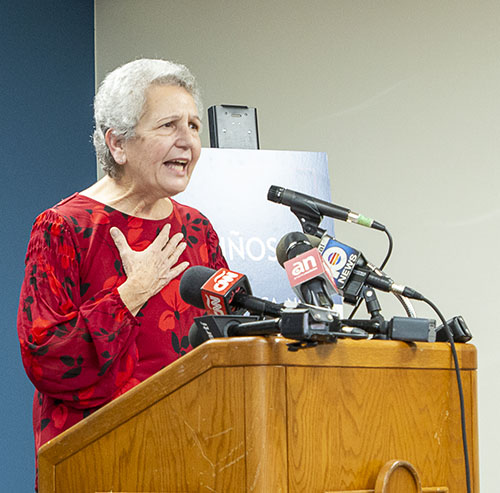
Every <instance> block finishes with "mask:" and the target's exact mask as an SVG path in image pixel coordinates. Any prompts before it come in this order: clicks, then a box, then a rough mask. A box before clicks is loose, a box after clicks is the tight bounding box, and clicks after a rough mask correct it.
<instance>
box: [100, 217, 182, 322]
mask: <svg viewBox="0 0 500 493" xmlns="http://www.w3.org/2000/svg"><path fill="white" fill-rule="evenodd" d="M109 233H110V235H111V238H113V241H114V242H115V245H116V248H118V252H119V254H120V257H121V260H122V264H123V269H124V271H125V274H126V275H127V280H126V281H125V282H124V283H123V284H122V285H121V286H120V287H119V288H118V292H119V293H120V296H121V298H122V300H123V302H124V303H125V305H126V306H127V308H128V309H129V310H130V312H131V313H132V314H133V315H136V314H137V313H138V312H139V310H140V309H141V307H142V306H143V305H144V303H146V301H148V300H149V298H151V297H152V296H154V295H155V294H156V293H158V292H159V291H161V289H162V288H164V287H165V286H166V285H167V284H168V283H169V282H170V281H171V280H172V279H174V278H175V277H177V276H178V275H179V274H180V273H181V272H183V271H184V270H185V269H186V268H187V267H188V265H189V262H182V263H180V264H178V265H176V263H177V261H178V260H179V257H180V256H181V254H182V252H183V251H184V250H185V249H186V243H184V242H182V240H183V236H182V233H177V234H175V235H174V236H172V238H169V234H170V224H166V225H165V226H164V227H163V229H162V230H161V231H160V234H159V235H158V236H157V237H156V238H155V240H154V241H153V243H151V245H149V246H148V247H147V248H146V249H145V250H143V251H142V252H137V251H135V250H132V248H130V245H129V244H128V243H127V240H126V238H125V236H124V235H123V233H122V232H121V231H120V230H119V229H118V228H116V227H113V228H111V229H110V231H109Z"/></svg>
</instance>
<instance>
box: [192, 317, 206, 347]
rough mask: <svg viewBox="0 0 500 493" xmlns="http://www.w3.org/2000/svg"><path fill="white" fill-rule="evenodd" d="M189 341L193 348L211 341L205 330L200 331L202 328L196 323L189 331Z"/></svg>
mask: <svg viewBox="0 0 500 493" xmlns="http://www.w3.org/2000/svg"><path fill="white" fill-rule="evenodd" d="M188 339H189V344H191V346H192V347H193V348H195V347H198V346H199V345H200V344H203V343H204V342H205V341H207V340H208V339H209V336H208V334H207V333H206V332H205V331H204V330H202V329H200V327H198V325H196V322H195V323H193V325H191V328H190V329H189V334H188Z"/></svg>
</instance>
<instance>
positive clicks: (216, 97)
mask: <svg viewBox="0 0 500 493" xmlns="http://www.w3.org/2000/svg"><path fill="white" fill-rule="evenodd" d="M499 19H500V3H499V2H498V1H496V0H492V1H488V0H478V1H474V2H473V1H470V0H469V1H465V0H454V1H451V0H439V1H436V0H432V1H430V0H427V1H425V0H424V1H422V0H421V1H418V2H416V1H415V0H386V1H382V0H380V1H376V0H363V1H361V0H337V1H334V0H309V1H298V0H274V1H271V2H270V1H269V0H265V1H264V0H257V1H248V0H246V1H242V0H232V1H221V0H204V1H201V0H200V1H195V0H184V1H169V0H166V1H160V0H143V1H138V0H120V1H117V0H96V73H97V79H98V81H100V80H101V79H102V77H103V75H104V74H105V73H106V72H107V71H109V70H110V69H112V68H114V67H116V66H117V65H119V64H121V63H123V62H125V61H128V60H131V59H133V58H137V57H142V56H146V57H163V58H169V59H173V60H176V61H180V62H182V63H184V64H186V65H188V66H189V67H190V68H191V70H192V71H193V72H194V73H195V74H196V75H197V77H198V79H199V81H200V83H201V86H202V88H203V89H204V101H205V106H206V107H208V106H211V105H213V104H223V103H225V104H246V105H249V106H255V107H257V108H258V114H259V127H260V138H261V147H262V148H264V149H289V150H314V151H326V152H327V153H328V157H329V162H330V172H331V180H332V193H333V195H332V196H333V197H334V201H335V202H336V203H339V204H342V205H346V206H349V207H352V209H353V210H356V211H359V212H362V213H364V214H366V215H369V216H371V217H374V218H376V219H377V220H379V221H380V222H383V223H384V224H386V225H387V227H388V228H389V230H390V231H391V232H392V234H393V236H394V239H395V252H394V254H393V257H392V259H391V261H390V263H389V265H388V268H387V271H388V272H389V273H390V274H391V275H392V277H394V278H395V279H396V280H398V281H399V282H401V283H405V284H408V285H410V286H412V287H414V288H416V289H418V290H419V291H421V292H423V293H424V294H426V295H427V296H428V297H429V298H431V299H432V300H433V301H434V302H435V303H436V304H437V305H438V306H439V307H440V308H441V309H442V311H443V312H444V313H445V315H446V316H447V317H451V316H453V315H456V314H462V315H463V316H464V317H465V319H466V320H467V322H468V323H469V326H470V327H471V330H472V331H473V333H474V342H475V344H476V346H477V347H478V350H479V365H480V370H479V405H480V408H479V417H480V463H481V470H482V476H481V481H482V490H483V491H495V490H496V488H497V484H496V481H497V480H496V477H497V471H496V469H497V466H496V455H497V450H496V449H497V444H498V443H500V431H498V427H497V419H496V418H497V414H498V412H497V409H498V405H499V400H500V397H499V384H498V381H497V375H496V373H497V369H498V367H499V359H500V358H499V356H498V350H497V348H496V341H497V332H498V331H499V330H500V320H499V319H500V317H499V315H498V313H499V311H498V310H497V309H496V306H495V305H496V303H497V302H498V298H497V293H496V289H495V288H496V282H495V281H496V279H497V278H498V277H499V274H500V268H499V262H498V260H497V259H496V254H497V253H498V252H499V251H500V205H499V200H498V195H499V193H498V186H499V182H500V179H499V178H500V172H499V166H498V161H499V158H500V90H499V89H500V29H499V28H498V21H499ZM203 139H204V145H205V146H208V136H207V130H206V127H205V131H204V135H203ZM242 189H244V185H243V184H242ZM337 236H338V237H339V239H340V240H341V241H344V242H346V243H348V244H351V245H352V246H356V247H358V248H359V249H361V250H363V251H364V253H365V254H366V255H367V256H368V257H369V258H370V259H371V260H372V261H374V262H379V261H380V260H381V259H382V258H383V256H384V255H385V249H386V245H387V243H386V240H385V237H384V235H383V234H381V233H378V232H375V231H368V230H365V229H362V228H356V227H354V226H350V225H344V224H340V225H338V227H337ZM256 294H258V293H256ZM381 301H382V303H383V308H384V311H383V313H384V314H385V316H386V318H390V317H391V316H392V315H395V314H397V315H401V314H402V311H401V309H400V307H399V306H398V305H397V304H396V303H395V302H394V301H393V299H392V298H391V297H384V296H383V297H381ZM416 308H417V311H418V314H419V315H420V316H433V315H432V313H431V312H430V311H429V310H427V309H426V307H425V306H422V305H416ZM457 433H459V430H457Z"/></svg>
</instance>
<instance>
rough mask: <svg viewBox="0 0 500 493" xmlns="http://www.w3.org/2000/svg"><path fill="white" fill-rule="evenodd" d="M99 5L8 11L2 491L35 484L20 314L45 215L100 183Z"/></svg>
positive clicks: (26, 3)
mask: <svg viewBox="0 0 500 493" xmlns="http://www.w3.org/2000/svg"><path fill="white" fill-rule="evenodd" d="M93 95H94V1H93V0H71V1H68V0H44V1H42V2H40V1H36V0H16V1H15V2H11V1H2V2H0V120H1V125H0V130H1V131H0V170H1V175H0V180H1V187H0V203H1V214H0V221H1V222H0V226H1V235H2V236H1V242H0V253H1V257H0V258H1V260H0V268H1V283H2V284H1V285H2V295H1V297H0V308H1V312H2V317H1V336H2V343H1V357H0V396H1V403H0V417H1V431H0V436H1V438H0V443H1V445H0V491H9V492H10V491H12V492H16V493H17V492H21V493H22V492H29V491H33V484H34V446H33V434H32V425H31V402H32V396H33V387H32V385H31V383H30V382H29V380H28V379H27V377H26V376H25V374H24V370H23V367H22V364H21V358H20V352H19V344H18V341H17V332H16V313H17V303H18V297H19V289H20V284H21V281H22V277H23V270H24V269H23V267H24V255H25V252H26V246H27V241H28V238H29V233H30V230H31V225H32V223H33V220H34V218H35V216H36V215H37V214H39V213H40V212H41V211H42V210H44V209H46V208H47V207H50V206H51V205H53V204H54V203H56V202H58V201H59V200H60V199H61V198H63V197H65V196H67V195H69V194H71V193H73V192H74V191H77V190H81V189H83V188H85V187H86V186H88V185H90V184H91V183H92V182H93V181H94V180H95V158H94V155H93V148H92V144H91V141H90V135H91V133H92V98H93Z"/></svg>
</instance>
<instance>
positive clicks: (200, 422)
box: [39, 337, 479, 493]
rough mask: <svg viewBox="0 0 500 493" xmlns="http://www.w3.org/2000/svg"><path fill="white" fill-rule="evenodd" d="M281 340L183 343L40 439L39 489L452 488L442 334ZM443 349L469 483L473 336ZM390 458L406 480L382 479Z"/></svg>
mask: <svg viewBox="0 0 500 493" xmlns="http://www.w3.org/2000/svg"><path fill="white" fill-rule="evenodd" d="M287 342H289V341H287V340H285V339H282V338H280V337H267V338H265V337H244V338H243V337H241V338H231V339H216V340H212V341H210V342H207V343H205V344H203V345H201V346H200V347H198V348H197V349H195V350H193V351H192V352H191V353H189V354H187V355H186V356H183V357H182V358H180V359H179V360H178V361H176V362H175V363H173V364H172V365H170V366H169V367H167V368H165V369H163V370H162V371H160V372H159V373H157V374H156V375H154V376H152V377H151V378H149V379H148V380H147V381H145V382H143V383H142V384H140V385H138V386H137V387H135V388H134V389H132V390H130V391H129V392H127V393H126V394H124V395H123V396H121V397H119V398H118V399H116V400H115V401H113V402H111V403H110V404H108V405H106V406H105V407H103V408H101V409H100V410H99V411H97V412H96V413H94V414H92V415H91V416H89V417H88V418H86V419H85V420H84V421H82V422H80V423H78V424H77V425H75V426H74V427H72V428H70V429H69V430H66V431H65V432H64V433H62V434H61V435H59V436H58V437H56V438H55V439H53V440H51V441H50V442H48V443H47V444H45V445H44V446H43V447H42V448H41V449H40V452H39V491H40V493H47V492H51V493H52V492H57V493H80V492H82V493H83V492H85V493H86V492H92V493H94V492H114V493H118V492H157V493H158V492H163V493H167V492H168V493H182V492H218V493H233V492H264V493H268V492H290V493H292V492H293V493H315V492H318V493H320V492H321V493H324V492H329V493H333V492H335V493H337V492H343V493H344V492H351V493H352V492H356V493H360V492H363V493H369V492H377V493H378V492H386V491H387V492H389V491H391V492H399V493H408V492H410V491H424V492H428V493H430V492H435V493H437V492H447V491H449V492H450V493H461V492H465V491H466V486H465V468H464V458H463V451H462V439H461V429H460V407H459V399H458V392H457V383H456V378H455V372H454V370H453V361H452V357H451V352H450V348H449V346H448V344H446V343H433V344H431V343H411V344H407V343H404V342H400V341H354V340H339V341H338V342H337V343H335V344H321V345H319V346H317V347H313V348H307V349H301V350H299V351H298V352H291V351H288V347H287V345H286V343H287ZM457 351H458V355H459V360H460V366H461V368H462V379H463V386H464V394H465V411H466V419H467V436H468V443H469V454H470V465H471V475H472V486H473V491H474V493H478V492H479V480H478V478H479V475H478V454H477V450H478V442H477V409H476V371H475V370H476V366H477V365H476V350H475V348H474V346H472V345H469V344H457ZM390 461H393V462H390ZM396 461H398V462H396ZM401 464H403V465H405V464H408V467H407V468H406V473H408V471H409V470H410V469H411V468H412V467H413V468H414V473H413V477H414V478H415V484H416V486H415V489H411V490H410V489H408V488H406V487H405V488H402V487H399V489H398V487H397V486H392V487H390V486H387V484H388V478H389V476H390V474H389V472H388V471H392V472H394V470H396V469H398V467H399V466H400V465H401ZM403 469H405V468H404V467H403ZM403 469H401V468H399V471H402V470H403ZM415 475H416V476H415ZM417 483H419V484H420V485H421V487H422V488H420V487H419V486H418V485H417ZM393 484H396V483H393ZM401 484H403V483H401ZM404 484H406V483H404ZM384 485H385V486H384ZM384 488H385V489H384ZM419 488H420V489H419Z"/></svg>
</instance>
